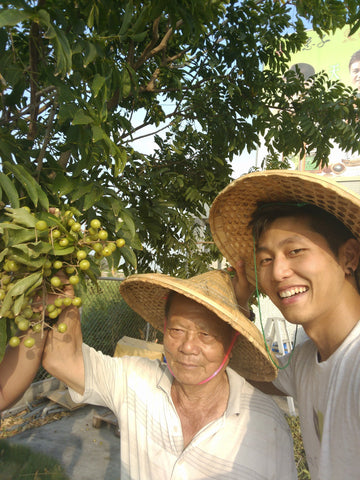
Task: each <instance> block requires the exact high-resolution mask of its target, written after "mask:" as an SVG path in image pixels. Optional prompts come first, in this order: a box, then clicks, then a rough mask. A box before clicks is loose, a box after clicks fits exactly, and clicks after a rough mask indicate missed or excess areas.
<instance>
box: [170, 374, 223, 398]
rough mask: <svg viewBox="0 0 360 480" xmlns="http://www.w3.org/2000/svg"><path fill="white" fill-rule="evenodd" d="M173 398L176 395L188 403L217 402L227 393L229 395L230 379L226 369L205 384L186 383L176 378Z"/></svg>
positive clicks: (173, 386) (172, 389) (173, 385)
mask: <svg viewBox="0 0 360 480" xmlns="http://www.w3.org/2000/svg"><path fill="white" fill-rule="evenodd" d="M171 392H172V396H173V400H174V397H175V398H176V400H177V401H181V402H186V403H188V404H191V403H194V404H201V403H204V404H206V405H210V404H211V405H212V404H213V403H216V402H217V401H218V399H219V398H220V397H223V396H224V393H225V394H226V396H227V398H228V396H229V381H228V376H227V373H226V372H225V370H223V371H222V372H221V373H220V374H219V375H217V376H216V377H214V378H213V379H212V380H211V381H209V382H207V383H205V384H198V385H185V384H183V383H180V382H178V381H177V380H176V378H174V381H173V384H172V388H171Z"/></svg>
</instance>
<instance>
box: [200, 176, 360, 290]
mask: <svg viewBox="0 0 360 480" xmlns="http://www.w3.org/2000/svg"><path fill="white" fill-rule="evenodd" d="M259 202H268V203H270V202H306V203H309V204H312V205H316V206H318V207H320V208H322V209H324V210H326V211H327V212H329V213H332V214H333V215H334V216H335V217H337V218H338V219H339V220H340V221H341V222H342V223H344V225H346V227H348V228H349V230H350V231H351V232H352V233H353V234H354V236H355V237H356V238H357V239H358V240H360V197H359V196H357V195H356V194H354V193H352V192H350V191H349V190H346V189H345V188H343V187H342V186H340V185H339V184H338V183H336V181H335V180H330V179H329V178H326V177H322V176H321V175H319V174H314V173H309V172H298V171H292V170H267V171H264V172H253V173H249V174H247V175H244V176H242V177H240V178H238V179H237V180H235V181H233V182H232V183H230V184H229V185H228V186H227V187H226V188H224V190H222V191H221V192H220V193H219V195H218V196H217V197H216V198H215V200H214V202H213V204H212V206H211V209H210V216H209V221H210V228H211V232H212V235H213V238H214V241H215V243H216V245H217V246H218V248H219V250H220V251H221V253H222V254H223V255H224V256H225V258H226V259H227V260H228V261H229V262H230V264H231V265H235V263H236V262H237V261H238V260H240V259H243V260H244V261H245V263H246V274H247V277H248V280H249V281H250V282H251V283H252V284H253V285H254V284H255V273H254V258H253V238H252V229H251V228H250V227H249V222H250V220H251V219H252V215H253V213H254V211H255V210H256V208H257V205H258V203H259Z"/></svg>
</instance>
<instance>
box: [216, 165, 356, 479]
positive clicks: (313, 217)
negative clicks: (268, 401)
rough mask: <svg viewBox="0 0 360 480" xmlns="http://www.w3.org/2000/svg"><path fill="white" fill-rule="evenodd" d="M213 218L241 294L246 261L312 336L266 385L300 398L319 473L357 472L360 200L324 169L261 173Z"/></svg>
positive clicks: (230, 195) (227, 193) (230, 194)
mask: <svg viewBox="0 0 360 480" xmlns="http://www.w3.org/2000/svg"><path fill="white" fill-rule="evenodd" d="M210 225H211V228H212V232H213V236H214V240H215V242H216V243H217V245H218V246H219V248H220V250H221V251H222V253H223V254H224V255H225V257H226V258H227V259H228V260H229V262H230V263H231V264H232V265H233V266H234V267H235V268H236V269H237V272H238V282H240V285H241V288H242V292H246V291H249V284H248V285H246V282H247V280H246V278H245V275H244V261H245V265H246V275H247V279H248V281H249V283H252V284H253V285H258V286H259V287H260V289H261V291H262V292H263V293H265V294H266V295H268V296H269V297H270V299H271V300H272V301H273V303H274V304H275V305H276V306H277V307H278V308H279V309H280V311H281V312H282V314H283V315H284V317H285V318H286V319H287V320H288V321H289V322H291V323H294V324H298V325H302V326H303V327H304V330H305V332H306V333H307V335H308V336H309V337H310V339H311V340H309V341H307V342H305V343H304V344H302V345H300V346H298V347H297V348H295V350H294V352H293V354H291V353H290V354H289V355H288V356H285V357H283V358H281V359H279V363H280V368H281V369H280V370H279V374H278V377H277V379H276V380H275V381H274V382H273V384H274V386H275V387H276V389H277V390H276V389H275V388H272V389H269V388H268V389H267V391H268V392H269V393H270V392H271V393H276V391H278V393H283V394H286V395H290V396H292V397H294V398H295V399H296V400H297V403H298V407H299V415H300V422H301V429H302V434H303V440H304V447H305V451H306V456H307V460H308V464H309V468H310V473H311V479H312V480H338V479H339V478H346V479H350V478H357V477H358V476H359V470H360V457H359V451H360V413H359V412H360V373H359V369H358V365H359V362H360V322H359V319H360V295H359V290H358V280H357V279H358V270H359V269H358V267H359V257H360V244H359V238H360V198H359V197H358V196H356V195H355V194H353V193H351V192H349V191H346V190H345V189H343V188H342V187H341V186H339V185H338V184H336V182H333V181H331V180H328V179H327V178H324V177H321V176H320V175H316V174H310V173H300V172H292V171H283V170H281V171H274V170H273V171H267V172H256V173H252V174H249V175H245V176H243V177H241V178H239V179H238V180H236V181H235V182H233V183H232V184H230V185H229V186H228V187H227V188H225V189H224V190H223V191H222V192H221V193H220V194H219V195H218V197H217V198H216V199H215V201H214V203H213V206H212V208H211V211H210ZM254 249H255V253H256V257H255V258H256V262H255V263H254ZM242 259H243V260H244V261H243V260H242ZM241 301H242V302H244V299H243V298H242V299H241ZM260 309H261V300H260ZM286 365H288V366H287V367H286V368H284V367H285V366H286ZM262 387H264V386H262Z"/></svg>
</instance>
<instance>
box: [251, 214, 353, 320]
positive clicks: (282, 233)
mask: <svg viewBox="0 0 360 480" xmlns="http://www.w3.org/2000/svg"><path fill="white" fill-rule="evenodd" d="M341 263H342V262H341V260H340V258H339V260H338V259H337V258H336V257H335V255H334V253H333V252H332V251H331V250H330V248H329V246H328V244H327V242H326V240H325V238H324V237H323V236H322V235H320V234H319V233H316V232H314V231H312V230H311V229H310V227H309V223H308V220H307V219H305V218H294V217H285V218H279V219H277V220H275V221H274V222H273V223H272V224H271V225H270V226H269V227H268V228H267V229H266V230H265V231H264V232H263V233H262V235H261V236H260V239H259V242H258V248H257V254H256V264H257V272H258V280H259V284H260V286H261V289H262V290H263V291H264V292H265V293H266V294H267V295H268V296H269V297H270V299H271V300H272V302H273V303H274V304H275V305H276V306H277V307H278V308H279V309H280V311H281V312H282V314H283V315H284V317H285V318H286V319H287V320H288V321H289V322H291V323H297V324H301V325H303V326H304V327H306V326H307V327H311V326H313V325H315V323H316V324H317V325H318V324H319V322H324V326H326V323H327V322H329V321H330V316H331V315H334V314H336V312H337V311H339V307H340V305H341V302H342V301H344V299H343V291H344V286H345V273H344V268H343V267H342V266H341ZM340 308H341V307H340Z"/></svg>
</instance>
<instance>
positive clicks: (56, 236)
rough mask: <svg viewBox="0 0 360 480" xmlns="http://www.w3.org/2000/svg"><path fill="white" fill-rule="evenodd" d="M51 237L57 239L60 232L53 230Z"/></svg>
mask: <svg viewBox="0 0 360 480" xmlns="http://www.w3.org/2000/svg"><path fill="white" fill-rule="evenodd" d="M52 237H53V238H54V239H55V240H56V239H57V238H60V237H61V232H60V230H53V231H52Z"/></svg>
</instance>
